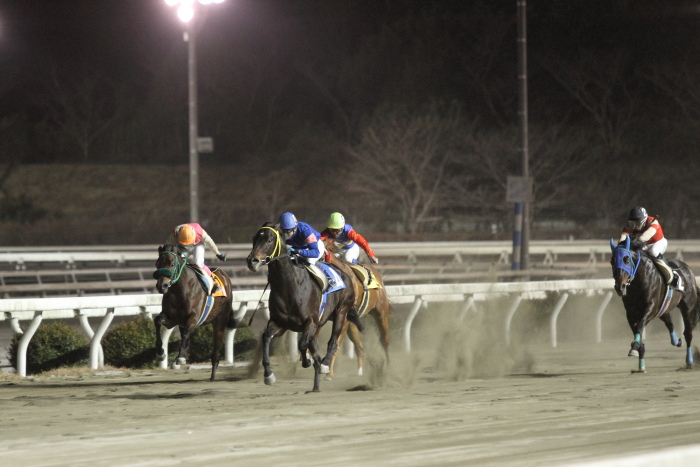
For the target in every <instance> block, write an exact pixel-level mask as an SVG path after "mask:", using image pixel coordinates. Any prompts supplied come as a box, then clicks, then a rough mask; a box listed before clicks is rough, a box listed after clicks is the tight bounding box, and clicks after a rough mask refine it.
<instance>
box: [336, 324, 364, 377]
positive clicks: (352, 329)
mask: <svg viewBox="0 0 700 467" xmlns="http://www.w3.org/2000/svg"><path fill="white" fill-rule="evenodd" d="M348 337H349V338H350V340H351V341H352V343H353V345H354V346H355V353H356V354H357V375H358V376H362V366H363V365H364V360H365V347H364V345H363V344H362V337H361V336H360V331H359V329H357V327H356V326H354V325H353V326H349V327H348ZM338 346H340V342H338Z"/></svg>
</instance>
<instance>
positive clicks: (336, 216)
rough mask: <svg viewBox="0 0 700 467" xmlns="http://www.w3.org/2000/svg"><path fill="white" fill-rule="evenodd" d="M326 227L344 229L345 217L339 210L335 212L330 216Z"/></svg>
mask: <svg viewBox="0 0 700 467" xmlns="http://www.w3.org/2000/svg"><path fill="white" fill-rule="evenodd" d="M326 227H328V228H329V229H342V228H344V227H345V217H343V215H342V214H341V213H339V212H334V213H333V214H331V217H329V218H328V222H327V223H326Z"/></svg>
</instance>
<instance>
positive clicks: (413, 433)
mask: <svg viewBox="0 0 700 467" xmlns="http://www.w3.org/2000/svg"><path fill="white" fill-rule="evenodd" d="M657 334H658V333H657ZM628 346H629V342H628V340H615V341H609V342H605V343H603V344H601V345H595V344H592V345H590V349H588V350H590V352H589V353H585V354H584V352H583V349H584V346H582V345H581V344H575V345H574V344H562V345H560V346H559V347H558V348H556V349H552V348H549V347H547V346H528V347H527V348H525V347H523V348H520V349H519V350H518V352H517V353H518V354H519V355H520V357H512V358H513V360H511V371H510V372H509V373H508V374H502V375H491V376H483V377H473V376H467V377H464V375H462V377H460V376H459V375H458V374H457V373H455V371H454V368H455V367H452V368H450V366H449V365H442V364H437V365H433V364H431V361H430V359H429V358H428V357H427V356H425V360H424V361H421V358H420V357H419V356H416V355H414V354H412V355H410V356H408V355H403V354H402V353H401V352H400V351H399V350H396V351H395V352H394V353H395V354H397V357H396V358H394V361H392V365H391V368H390V369H389V370H386V371H384V370H381V369H380V367H381V364H380V363H377V362H379V360H377V361H375V362H374V363H370V364H368V365H367V366H366V372H365V375H366V376H357V375H354V374H353V373H354V362H353V361H351V360H349V359H348V358H347V357H345V356H343V357H342V358H341V359H340V368H339V371H338V375H337V377H336V378H335V379H334V380H333V381H323V382H322V384H321V392H320V393H306V391H307V390H309V389H310V388H311V383H312V380H311V378H312V373H311V370H309V369H302V368H301V367H299V366H298V365H297V364H292V363H290V362H288V361H286V359H285V358H284V357H278V358H277V359H276V361H275V362H274V364H275V368H276V375H277V378H278V381H277V383H276V384H275V385H273V386H265V385H264V384H263V382H262V374H261V373H258V374H256V375H254V376H252V377H249V375H248V373H249V371H250V369H247V368H245V367H225V368H221V369H220V374H219V381H217V382H214V383H211V382H209V381H208V376H209V371H208V370H206V369H194V368H190V369H188V370H180V371H174V370H151V371H144V372H131V373H130V372H123V373H119V372H94V373H93V372H88V371H87V370H86V371H84V372H82V373H80V374H78V375H75V376H40V377H36V378H27V379H20V378H18V377H16V376H5V377H4V378H3V379H2V380H0V422H1V423H0V430H1V431H2V435H1V436H0V459H2V465H3V466H8V467H9V466H18V465H23V466H42V465H90V466H105V465H106V466H112V465H120V466H166V465H208V466H211V465H232V464H233V463H234V462H236V463H238V465H246V466H248V465H261V466H262V465H265V466H269V465H304V466H307V465H328V464H332V465H348V466H351V465H419V466H427V465H431V466H432V465H479V466H512V465H516V466H548V465H572V464H577V463H582V462H592V461H598V460H601V459H615V458H619V457H626V456H631V455H639V454H643V453H647V452H649V453H656V452H659V451H660V450H664V449H668V448H674V447H678V446H690V445H694V444H696V443H699V440H700V435H699V433H700V371H698V370H695V371H685V370H683V371H681V370H679V367H680V366H682V363H683V350H682V349H676V348H673V347H671V346H670V344H669V343H668V340H667V338H666V336H664V335H662V334H658V336H654V337H653V338H650V339H648V341H647V368H648V373H647V374H645V375H639V374H637V375H633V374H631V373H630V369H632V368H634V367H635V365H636V359H634V358H628V357H627V356H626V354H627V350H628ZM588 350H587V352H588ZM370 360H372V358H370ZM444 360H448V359H447V358H445V359H444ZM518 360H519V362H518ZM432 363H435V361H432ZM472 364H475V362H474V361H472ZM647 459H649V460H650V463H649V464H648V465H660V464H659V463H658V462H651V459H652V458H651V457H647ZM605 465H636V466H639V465H647V464H644V463H642V462H639V459H638V460H637V461H636V462H634V463H633V464H632V463H630V464H625V463H623V462H622V461H620V462H619V463H614V464H612V463H606V464H605ZM668 465H671V464H670V463H669V464H668ZM672 465H674V467H677V466H679V465H691V464H690V463H684V462H683V461H678V460H674V462H673V464H672ZM694 465H697V464H694Z"/></svg>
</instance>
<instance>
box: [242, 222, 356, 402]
mask: <svg viewBox="0 0 700 467" xmlns="http://www.w3.org/2000/svg"><path fill="white" fill-rule="evenodd" d="M281 235H282V233H281V232H280V231H279V225H277V224H273V223H271V222H267V223H265V224H264V225H263V226H262V228H261V229H260V230H258V232H257V233H256V234H255V236H254V237H253V248H252V250H251V251H250V254H249V255H248V258H247V263H248V269H250V270H251V271H257V270H258V269H259V268H260V266H262V265H265V264H267V266H268V274H267V278H268V282H269V284H270V299H269V306H270V320H269V321H268V322H267V327H266V328H265V331H264V332H263V335H262V342H263V358H262V364H263V368H264V370H265V379H264V381H265V384H268V385H270V384H273V383H274V382H275V380H276V378H275V375H274V373H273V372H272V370H271V369H270V342H271V341H272V339H273V338H274V337H279V336H281V335H283V334H284V333H285V332H286V331H287V330H289V331H294V332H298V333H301V336H300V338H299V342H298V349H299V353H300V356H301V360H302V366H303V367H304V368H308V367H309V366H311V364H313V366H314V387H313V391H319V382H320V375H321V373H328V371H329V368H328V367H329V364H330V359H331V357H332V356H333V355H334V354H335V353H336V352H337V350H338V338H339V336H340V333H341V331H342V330H343V327H344V326H345V322H346V319H351V320H354V322H356V324H357V325H358V326H359V327H360V329H361V328H362V325H361V323H360V320H359V317H358V316H357V313H356V312H355V310H354V308H353V303H354V300H355V294H354V291H353V288H352V287H351V286H346V287H345V288H343V289H340V290H337V291H335V292H331V293H328V294H327V297H326V305H325V308H324V309H323V310H322V313H321V314H319V310H320V309H321V304H322V301H323V293H322V291H321V287H320V285H319V284H318V283H317V282H316V280H315V279H314V278H313V277H312V276H311V273H310V272H309V271H308V270H307V269H306V267H305V266H304V264H303V261H304V260H303V259H300V258H298V257H296V256H295V255H294V256H290V255H289V254H288V253H286V252H284V251H283V250H284V249H285V247H284V245H283V242H282V238H281ZM338 273H339V275H340V277H341V278H342V280H343V281H344V282H345V283H346V284H351V282H350V277H348V275H347V274H345V273H344V272H343V271H340V270H338ZM329 321H330V322H332V323H333V329H332V332H331V337H330V339H329V340H328V349H327V352H326V356H325V357H323V358H321V355H320V353H319V345H318V334H319V332H320V330H321V327H322V326H323V325H324V324H326V323H327V322H329ZM307 351H308V352H309V353H310V354H311V359H309V355H308V354H307Z"/></svg>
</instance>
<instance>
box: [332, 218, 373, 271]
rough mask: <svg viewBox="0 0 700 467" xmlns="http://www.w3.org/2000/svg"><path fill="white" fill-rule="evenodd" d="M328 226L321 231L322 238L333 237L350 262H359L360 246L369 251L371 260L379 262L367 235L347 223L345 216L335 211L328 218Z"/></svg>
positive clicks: (343, 255)
mask: <svg viewBox="0 0 700 467" xmlns="http://www.w3.org/2000/svg"><path fill="white" fill-rule="evenodd" d="M326 226H327V228H326V229H325V230H324V231H323V232H321V240H325V239H327V238H332V239H333V241H334V242H335V244H336V245H337V246H338V248H339V249H340V251H341V255H342V258H341V259H344V260H345V261H347V262H348V263H357V258H359V256H360V247H361V248H362V249H363V250H364V251H365V253H367V256H368V257H369V260H370V261H371V262H372V263H374V264H377V263H379V260H378V259H377V256H376V255H375V254H374V251H372V248H370V246H369V244H368V243H367V240H365V237H363V236H362V235H360V234H359V233H357V232H356V231H355V229H353V228H352V225H350V224H346V223H345V217H344V216H343V215H342V214H341V213H339V212H334V213H333V214H331V215H330V217H329V218H328V222H327V223H326Z"/></svg>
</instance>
